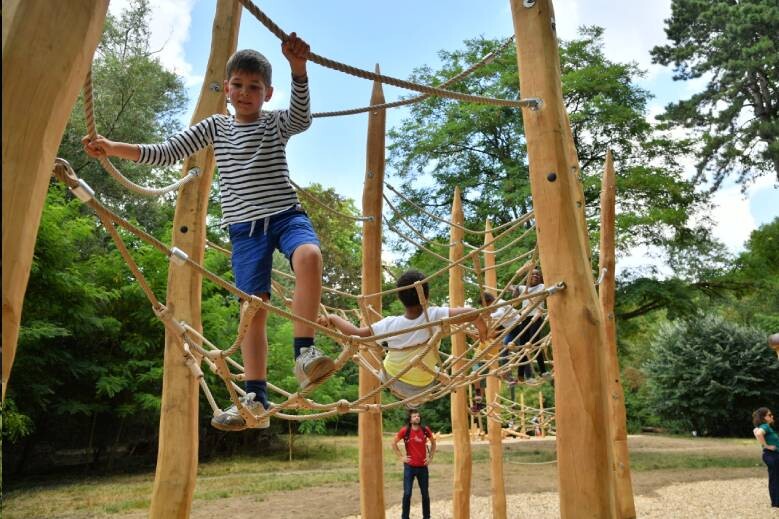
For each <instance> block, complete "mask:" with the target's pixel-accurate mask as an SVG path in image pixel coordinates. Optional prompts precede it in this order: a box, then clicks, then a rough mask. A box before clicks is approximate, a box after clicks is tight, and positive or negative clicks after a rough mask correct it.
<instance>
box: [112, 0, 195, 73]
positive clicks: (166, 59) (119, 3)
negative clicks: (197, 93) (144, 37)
mask: <svg viewBox="0 0 779 519" xmlns="http://www.w3.org/2000/svg"><path fill="white" fill-rule="evenodd" d="M195 1H196V0H165V1H161V2H151V3H150V6H149V7H150V10H151V15H150V16H149V32H150V36H149V48H150V49H151V51H152V52H155V56H157V57H158V58H159V60H160V63H162V65H163V66H164V67H165V68H166V69H167V70H170V71H171V72H175V73H176V74H178V75H179V76H181V77H182V78H183V79H184V85H185V86H186V87H192V86H200V85H201V84H202V83H203V76H202V75H195V74H193V72H192V64H191V63H189V62H188V61H187V59H186V54H185V52H184V43H185V42H186V41H187V40H189V35H190V32H189V30H190V25H191V23H192V9H193V8H194V4H195ZM129 6H130V0H112V1H111V3H110V4H109V11H110V12H111V14H112V15H114V16H119V15H120V14H121V13H122V11H124V10H125V9H127V8H128V7H129Z"/></svg>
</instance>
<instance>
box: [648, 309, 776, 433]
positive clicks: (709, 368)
mask: <svg viewBox="0 0 779 519" xmlns="http://www.w3.org/2000/svg"><path fill="white" fill-rule="evenodd" d="M651 349H652V359H651V360H650V361H649V362H648V363H647V364H646V372H647V375H648V383H649V392H650V402H651V405H652V407H653V409H654V412H655V413H656V414H657V415H658V416H660V417H661V418H662V419H663V420H664V421H665V423H667V424H669V425H672V426H674V427H676V428H679V429H682V430H685V429H686V430H689V429H690V428H691V429H693V430H695V431H697V432H698V433H699V434H704V435H712V436H744V435H746V434H748V432H749V431H751V426H750V425H749V424H750V416H751V412H752V411H753V410H754V409H756V408H758V407H760V406H763V405H767V404H768V403H770V402H776V401H777V399H779V386H778V385H777V384H776V380H779V363H777V362H776V355H775V354H774V352H773V351H771V350H770V349H769V348H768V347H767V346H766V337H765V334H764V333H762V332H760V331H759V330H757V329H755V328H749V327H743V326H740V325H737V324H735V323H732V322H729V321H726V320H724V319H722V318H721V317H718V316H716V315H701V316H698V317H697V318H694V319H690V320H685V321H681V320H680V321H677V322H676V323H674V324H671V325H667V326H664V327H662V328H661V330H660V332H659V333H658V335H657V337H656V338H655V340H654V341H653V342H652V345H651Z"/></svg>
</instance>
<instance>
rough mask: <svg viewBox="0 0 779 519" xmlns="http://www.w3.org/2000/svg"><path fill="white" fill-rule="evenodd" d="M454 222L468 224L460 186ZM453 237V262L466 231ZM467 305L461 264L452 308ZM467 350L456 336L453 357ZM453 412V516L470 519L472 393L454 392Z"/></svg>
mask: <svg viewBox="0 0 779 519" xmlns="http://www.w3.org/2000/svg"><path fill="white" fill-rule="evenodd" d="M452 222H453V223H454V224H456V225H460V226H462V225H463V224H464V223H465V216H464V215H463V201H462V195H461V193H460V186H457V187H455V188H454V199H453V200H452ZM451 236H452V243H454V244H455V245H454V246H452V247H451V248H450V249H449V260H450V261H457V260H458V259H460V258H462V257H463V251H464V249H465V246H464V245H463V237H464V233H463V230H462V228H458V227H456V226H454V225H453V226H452V230H451ZM464 304H465V287H464V284H463V268H462V267H461V266H459V265H458V266H455V267H452V269H451V270H449V306H450V307H452V308H456V307H458V306H463V305H464ZM465 350H466V345H465V334H464V333H462V332H459V333H455V334H453V335H452V355H454V356H460V355H463V354H464V353H465ZM465 363H466V361H465V360H461V361H459V362H457V363H455V365H454V366H453V369H455V370H458V369H461V368H462V366H463V365H464V364H465ZM451 411H452V433H453V434H454V491H453V495H452V507H453V510H454V513H453V514H452V517H454V519H468V518H469V517H470V516H471V441H470V440H471V437H470V434H468V394H467V393H466V390H465V388H463V387H460V388H458V389H456V390H454V391H453V392H452V396H451Z"/></svg>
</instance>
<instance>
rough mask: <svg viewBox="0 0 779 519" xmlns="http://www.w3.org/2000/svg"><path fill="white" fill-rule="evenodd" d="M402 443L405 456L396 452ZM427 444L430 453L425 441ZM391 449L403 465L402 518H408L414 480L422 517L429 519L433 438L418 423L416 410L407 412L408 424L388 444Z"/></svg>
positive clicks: (419, 422)
mask: <svg viewBox="0 0 779 519" xmlns="http://www.w3.org/2000/svg"><path fill="white" fill-rule="evenodd" d="M401 440H403V443H404V444H405V447H406V453H405V454H403V453H401V452H400V448H399V447H398V442H400V441H401ZM428 441H429V442H430V450H428V448H427V442H428ZM392 450H394V451H395V454H396V455H397V456H398V458H399V459H400V461H402V462H403V516H402V519H409V513H410V512H411V490H412V489H413V487H414V478H417V483H418V484H419V491H420V492H421V493H422V517H423V519H430V493H429V492H428V472H427V466H428V464H429V463H430V462H431V461H432V460H433V455H434V454H435V438H433V433H432V431H430V427H428V426H426V425H423V424H422V415H420V414H419V411H418V410H416V409H411V410H409V412H408V422H407V423H406V425H405V426H403V427H402V428H401V429H400V431H398V434H396V435H395V441H393V442H392Z"/></svg>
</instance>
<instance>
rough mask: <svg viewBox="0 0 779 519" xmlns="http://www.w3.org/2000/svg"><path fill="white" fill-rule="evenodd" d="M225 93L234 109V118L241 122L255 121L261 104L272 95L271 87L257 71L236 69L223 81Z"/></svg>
mask: <svg viewBox="0 0 779 519" xmlns="http://www.w3.org/2000/svg"><path fill="white" fill-rule="evenodd" d="M224 89H225V93H226V94H227V99H229V100H230V104H232V105H233V109H235V119H236V120H237V121H239V122H242V123H250V122H254V121H256V120H257V119H258V118H259V117H260V110H262V104H263V103H265V102H266V101H269V100H270V98H271V96H272V95H273V87H270V86H267V85H266V84H265V82H264V81H263V80H262V77H261V76H260V74H258V73H253V72H245V71H243V70H236V71H235V72H233V74H232V75H231V76H230V78H229V79H226V80H225V82H224Z"/></svg>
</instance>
